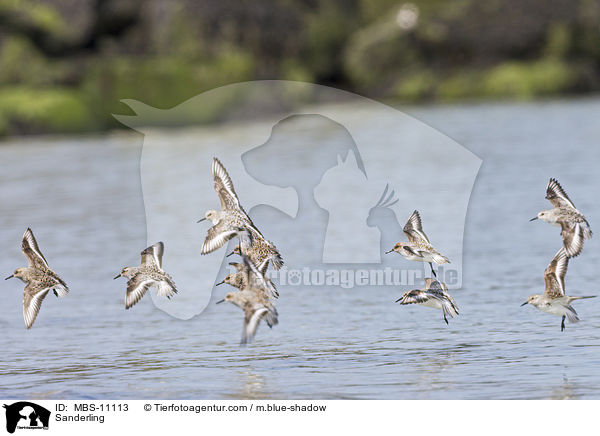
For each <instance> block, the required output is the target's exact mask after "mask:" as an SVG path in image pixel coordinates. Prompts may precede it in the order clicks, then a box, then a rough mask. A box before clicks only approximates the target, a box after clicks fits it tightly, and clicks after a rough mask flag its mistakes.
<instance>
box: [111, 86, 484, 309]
mask: <svg viewBox="0 0 600 436" xmlns="http://www.w3.org/2000/svg"><path fill="white" fill-rule="evenodd" d="M323 101H334V102H337V103H336V104H321V102H323ZM340 102H343V104H341V103H340ZM124 103H125V104H127V105H128V106H129V107H130V108H131V109H132V110H133V112H134V113H135V115H128V116H126V115H115V117H116V118H117V119H118V120H119V121H121V122H122V123H123V124H125V125H127V126H130V127H132V128H134V129H136V130H138V131H139V132H141V133H142V134H143V135H144V143H143V148H142V154H141V164H140V171H141V181H142V190H143V196H144V207H145V212H146V226H147V239H148V241H150V242H152V241H164V242H165V246H166V247H167V250H168V253H169V257H168V259H167V258H165V264H166V263H167V262H168V264H169V267H168V269H169V273H170V274H171V275H172V276H173V277H174V278H175V280H176V282H177V285H178V289H179V290H180V291H181V292H180V293H179V294H178V296H177V298H174V299H171V300H166V299H161V298H157V297H155V296H154V295H152V298H153V299H154V302H155V304H156V305H157V306H158V307H159V308H160V309H162V310H164V311H165V312H167V313H169V314H171V315H173V316H175V317H178V318H181V319H188V318H191V317H193V316H195V315H197V314H199V313H201V312H202V311H203V310H204V309H205V308H206V307H207V305H208V303H209V301H210V298H211V295H212V292H213V289H214V286H215V284H216V283H219V282H220V281H221V280H222V279H223V277H225V276H226V275H227V274H228V272H229V266H228V263H229V262H230V261H231V260H232V258H225V255H226V254H228V253H231V252H232V251H233V249H234V246H235V245H236V244H237V240H231V241H230V243H229V246H227V247H224V248H221V249H219V251H216V252H214V253H211V254H209V255H207V256H202V257H201V256H200V247H201V246H202V244H203V241H204V238H205V237H206V234H207V227H206V223H204V224H196V222H197V221H198V219H199V218H202V217H204V216H205V213H206V211H208V210H213V209H218V208H219V199H218V197H217V195H216V193H215V190H214V187H213V186H214V182H213V178H212V175H211V165H212V160H213V157H218V159H219V161H220V162H222V164H223V165H224V166H225V168H226V170H227V172H228V174H229V175H230V176H231V179H232V181H233V184H234V185H235V191H236V193H237V195H238V196H239V198H240V203H241V204H242V205H243V207H244V209H245V210H246V211H247V212H248V213H249V214H250V216H251V218H252V220H253V221H254V223H255V224H256V225H257V226H258V228H259V229H260V230H261V232H263V233H264V236H265V238H266V239H268V240H270V241H272V242H273V243H274V244H275V245H276V246H277V249H278V250H279V251H280V253H281V254H282V256H283V259H284V262H285V265H284V267H283V268H282V269H281V270H279V271H270V272H272V273H273V274H277V275H275V276H274V277H273V278H274V279H276V280H278V282H279V284H280V285H281V286H287V285H286V284H285V283H288V285H294V283H298V284H299V285H302V286H305V285H314V286H318V283H320V282H322V281H323V280H322V278H323V276H324V275H329V274H330V273H331V274H332V275H331V276H332V277H333V275H335V274H334V273H336V271H337V272H338V273H341V272H344V274H350V275H352V277H355V276H356V277H357V275H356V274H355V273H357V272H361V274H362V271H375V272H376V274H375V275H374V277H376V278H377V280H379V277H387V275H385V274H383V273H384V271H385V270H388V269H390V268H391V269H395V270H396V271H400V270H402V272H404V270H410V271H411V272H415V271H416V272H417V273H418V274H420V277H421V278H423V277H427V276H428V275H429V274H431V273H430V271H429V265H428V264H427V263H422V262H419V263H417V262H408V261H406V260H405V259H403V258H402V257H401V256H399V255H397V254H394V253H392V254H387V255H386V254H385V253H387V252H388V251H389V250H390V249H392V248H393V247H394V245H395V244H396V243H398V242H399V241H402V240H403V239H405V238H406V237H405V235H404V233H403V228H404V225H405V223H406V221H407V220H408V218H409V217H410V216H411V214H412V213H413V211H414V210H418V211H419V213H420V216H421V218H422V219H423V228H424V231H425V232H426V233H427V236H428V237H430V238H431V241H432V244H433V245H434V246H435V248H437V249H438V250H439V251H440V252H441V253H443V254H444V256H446V257H448V258H449V259H451V263H450V264H448V263H445V264H444V265H440V267H439V268H438V271H437V272H438V273H439V274H441V277H442V280H444V279H445V282H446V284H447V285H448V287H449V288H450V289H453V288H454V289H456V288H460V287H461V285H462V281H461V280H462V274H461V272H462V241H463V232H464V224H465V218H466V213H467V206H468V202H469V198H470V195H471V189H472V187H473V183H474V181H475V177H476V175H477V172H478V171H479V167H480V165H481V160H480V159H479V158H478V157H477V156H475V155H474V154H473V153H471V152H470V151H468V150H467V149H465V148H464V147H462V146H461V145H460V144H458V143H456V142H455V141H453V140H452V139H450V138H448V137H447V136H445V135H444V134H442V133H440V132H438V131H436V130H435V129H433V128H432V127H430V126H428V125H426V124H424V123H422V122H420V121H419V120H417V119H415V118H413V117H410V116H408V115H406V114H404V113H402V112H400V111H398V110H396V109H394V108H391V107H389V106H386V105H384V104H381V103H377V102H375V101H373V100H369V99H367V98H364V97H360V96H357V95H353V94H350V93H347V92H345V91H340V90H336V89H332V88H329V87H324V86H320V85H313V84H308V83H299V82H287V81H258V82H246V83H238V84H232V85H227V86H225V87H222V88H218V89H214V90H211V91H208V92H205V93H203V94H200V95H198V96H196V97H193V98H191V99H190V100H187V101H185V102H183V103H181V104H180V105H178V106H176V107H174V108H172V109H167V110H162V109H156V108H153V107H150V106H148V105H145V104H143V103H140V102H137V101H131V100H126V101H124ZM249 113H251V114H252V115H253V116H252V117H251V119H252V120H253V121H248V114H249ZM240 116H241V117H242V118H243V119H240ZM182 123H185V124H186V125H193V126H195V127H192V128H190V127H188V128H182V127H181V125H182ZM168 127H177V129H175V130H173V129H169V128H168ZM140 245H141V244H140ZM299 272H301V273H302V274H301V279H300V280H298V277H300V275H299ZM313 273H314V274H313ZM379 273H382V274H379ZM450 273H452V274H450ZM284 275H285V277H284ZM338 275H339V274H338ZM313 276H314V278H315V279H316V281H315V283H313V282H312V281H311V280H312V279H313ZM394 277H395V276H394ZM286 278H288V279H289V280H287V281H286ZM449 278H451V280H449ZM400 279H402V278H400ZM400 279H399V280H400ZM307 280H308V282H307ZM384 280H386V284H384V286H392V285H393V284H390V283H387V280H388V279H387V278H384ZM394 280H395V279H394ZM402 280H403V279H402ZM354 283H355V284H356V283H357V282H354ZM361 283H362V281H361ZM398 284H404V283H398ZM407 284H410V283H407ZM368 285H371V283H369V284H368ZM332 286H335V285H332ZM359 286H363V285H359ZM376 286H382V285H381V284H379V283H377V284H376ZM396 286H397V285H396ZM217 289H218V288H217ZM184 291H185V292H184Z"/></svg>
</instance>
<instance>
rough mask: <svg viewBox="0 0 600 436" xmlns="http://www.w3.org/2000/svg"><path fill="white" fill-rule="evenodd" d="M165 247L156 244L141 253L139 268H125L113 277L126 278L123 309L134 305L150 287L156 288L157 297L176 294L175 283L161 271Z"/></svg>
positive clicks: (168, 296)
mask: <svg viewBox="0 0 600 436" xmlns="http://www.w3.org/2000/svg"><path fill="white" fill-rule="evenodd" d="M164 250H165V245H164V244H163V243H162V242H157V243H156V244H154V245H151V246H150V247H148V248H146V249H145V250H144V251H142V253H141V254H142V263H141V265H140V266H126V267H125V268H123V270H122V271H121V273H120V274H119V275H118V276H116V277H115V279H118V278H119V277H127V278H128V279H129V281H128V282H127V293H126V294H125V309H129V308H130V307H132V306H133V305H134V304H136V303H137V302H138V301H140V299H141V298H142V297H143V296H144V294H146V291H147V290H148V289H149V288H151V287H152V286H156V288H157V295H159V296H161V297H167V298H169V299H170V298H171V297H172V296H173V295H175V294H176V293H177V289H176V288H175V283H174V282H173V279H172V278H171V276H170V275H169V274H167V273H166V272H164V271H163V269H162V257H163V253H164Z"/></svg>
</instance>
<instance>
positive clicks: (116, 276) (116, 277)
mask: <svg viewBox="0 0 600 436" xmlns="http://www.w3.org/2000/svg"><path fill="white" fill-rule="evenodd" d="M119 277H121V274H119V275H118V276H116V277H115V278H113V280H117V279H118V278H119Z"/></svg>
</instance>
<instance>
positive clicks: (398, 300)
mask: <svg viewBox="0 0 600 436" xmlns="http://www.w3.org/2000/svg"><path fill="white" fill-rule="evenodd" d="M400 300H402V297H400V298H398V299H397V300H396V301H394V303H397V302H398V301H400Z"/></svg>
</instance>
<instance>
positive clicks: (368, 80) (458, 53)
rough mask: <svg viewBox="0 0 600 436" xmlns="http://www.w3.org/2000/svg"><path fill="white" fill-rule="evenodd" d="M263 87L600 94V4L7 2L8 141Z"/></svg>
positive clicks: (1, 5) (453, 94) (3, 26)
mask: <svg viewBox="0 0 600 436" xmlns="http://www.w3.org/2000/svg"><path fill="white" fill-rule="evenodd" d="M257 79H286V80H299V81H306V82H314V83H319V84H325V85H331V86H335V87H339V88H343V89H347V90H350V91H353V92H357V93H360V94H363V95H366V96H369V97H373V98H379V99H392V100H397V101H405V102H435V101H451V100H459V99H478V98H487V99H490V98H493V99H503V98H511V99H533V98H538V97H545V96H555V95H567V94H568V95H573V94H585V93H592V92H597V91H598V89H600V0H561V1H557V0H489V1H486V2H482V1H476V0H412V1H410V2H404V1H392V0H333V1H332V0H329V1H328V0H255V1H251V0H201V1H192V0H173V1H165V0H143V1H133V0H45V1H41V0H0V135H6V134H21V133H41V132H81V131H97V130H104V129H110V128H114V127H118V126H119V124H118V123H117V122H116V121H115V120H114V118H113V117H112V116H111V114H112V113H131V112H130V111H129V110H128V109H127V108H126V107H125V106H124V105H122V104H121V103H119V101H120V100H121V99H135V100H140V101H143V102H144V103H146V104H148V105H152V106H156V107H159V108H169V107H172V106H174V105H177V104H179V103H181V102H183V101H185V100H186V99H189V98H191V97H193V96H195V95H197V94H199V93H201V92H203V91H207V90H209V89H213V88H216V87H219V86H222V85H225V84H229V83H235V82H240V81H247V80H257ZM226 104H227V102H226V101H224V102H222V104H215V109H214V110H215V111H218V110H221V109H222V108H223V106H224V105H226ZM211 117H212V116H211V114H206V119H211Z"/></svg>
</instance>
